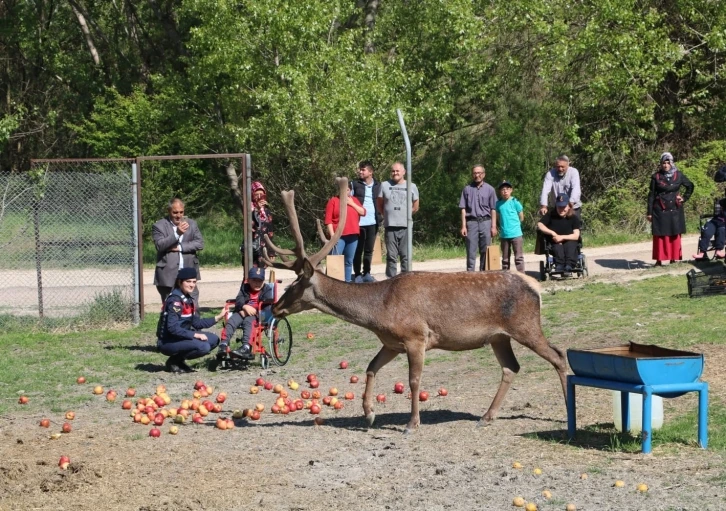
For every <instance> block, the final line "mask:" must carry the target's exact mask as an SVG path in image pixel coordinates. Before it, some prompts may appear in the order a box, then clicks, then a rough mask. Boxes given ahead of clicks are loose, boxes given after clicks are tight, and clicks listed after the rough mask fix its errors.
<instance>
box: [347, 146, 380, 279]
mask: <svg viewBox="0 0 726 511" xmlns="http://www.w3.org/2000/svg"><path fill="white" fill-rule="evenodd" d="M373 172H374V168H373V164H372V163H371V162H370V161H368V160H364V161H362V162H360V163H359V164H358V180H357V181H354V182H353V197H355V198H356V199H358V202H360V203H361V204H362V205H363V208H365V210H366V214H365V215H362V216H361V217H360V234H359V236H358V246H357V247H356V249H355V255H354V256H353V272H354V274H355V276H354V278H353V281H354V282H375V280H376V279H374V278H373V276H372V275H371V261H373V249H374V247H375V242H376V237H377V236H378V226H379V225H380V224H381V218H382V215H381V212H380V210H379V209H378V201H377V200H376V199H377V198H378V194H379V193H380V191H381V183H380V182H379V181H376V180H375V178H374V177H373ZM361 260H362V263H363V269H362V271H361Z"/></svg>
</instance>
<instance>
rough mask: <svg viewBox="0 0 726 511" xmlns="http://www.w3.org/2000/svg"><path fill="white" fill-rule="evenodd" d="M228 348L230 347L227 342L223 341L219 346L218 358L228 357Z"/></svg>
mask: <svg viewBox="0 0 726 511" xmlns="http://www.w3.org/2000/svg"><path fill="white" fill-rule="evenodd" d="M227 349H228V346H227V344H225V343H222V344H220V345H219V348H217V360H221V359H223V358H227Z"/></svg>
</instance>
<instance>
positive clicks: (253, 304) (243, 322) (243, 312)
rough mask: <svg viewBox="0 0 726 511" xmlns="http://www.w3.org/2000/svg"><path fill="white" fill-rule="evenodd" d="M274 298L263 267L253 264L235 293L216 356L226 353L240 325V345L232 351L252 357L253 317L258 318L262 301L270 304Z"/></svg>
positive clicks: (241, 355) (242, 355) (248, 357)
mask: <svg viewBox="0 0 726 511" xmlns="http://www.w3.org/2000/svg"><path fill="white" fill-rule="evenodd" d="M274 299H275V297H274V291H273V289H272V287H271V286H266V285H265V269H264V268H259V267H257V266H253V267H252V268H251V269H250V271H249V272H248V273H247V282H242V285H241V286H240V288H239V293H237V298H236V299H235V304H234V314H232V315H231V316H230V317H229V319H228V320H227V324H226V325H225V327H224V341H223V342H222V343H221V344H220V345H219V349H218V350H217V357H219V358H223V357H224V356H225V354H226V353H227V347H228V345H229V342H230V340H231V339H232V336H233V335H234V332H235V330H237V329H238V328H240V327H242V346H240V347H239V348H238V349H236V350H235V351H233V353H234V354H235V355H237V356H239V357H242V358H247V359H250V358H253V357H254V354H253V353H252V347H251V346H250V336H251V335H252V328H254V324H255V319H258V311H260V310H261V305H262V304H264V303H268V304H271V303H272V301H273V300H274Z"/></svg>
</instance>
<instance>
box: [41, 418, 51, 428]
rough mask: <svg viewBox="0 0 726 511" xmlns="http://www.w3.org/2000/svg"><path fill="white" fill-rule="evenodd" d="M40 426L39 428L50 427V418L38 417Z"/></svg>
mask: <svg viewBox="0 0 726 511" xmlns="http://www.w3.org/2000/svg"><path fill="white" fill-rule="evenodd" d="M40 427H41V428H49V427H50V419H40Z"/></svg>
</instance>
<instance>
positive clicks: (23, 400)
mask: <svg viewBox="0 0 726 511" xmlns="http://www.w3.org/2000/svg"><path fill="white" fill-rule="evenodd" d="M28 401H30V399H28V396H20V397H19V398H18V403H20V404H21V405H27V404H28Z"/></svg>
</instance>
